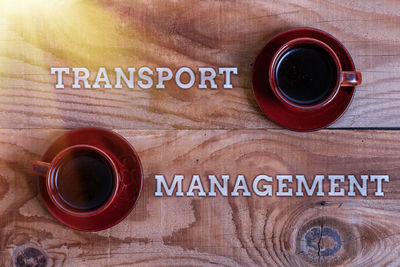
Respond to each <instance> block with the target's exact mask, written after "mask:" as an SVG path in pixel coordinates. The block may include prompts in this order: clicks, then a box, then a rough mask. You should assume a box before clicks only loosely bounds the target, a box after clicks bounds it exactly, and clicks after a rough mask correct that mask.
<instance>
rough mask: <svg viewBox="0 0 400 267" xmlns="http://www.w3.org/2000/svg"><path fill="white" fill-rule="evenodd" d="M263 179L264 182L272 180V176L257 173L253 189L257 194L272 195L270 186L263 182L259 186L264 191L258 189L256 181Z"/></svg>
mask: <svg viewBox="0 0 400 267" xmlns="http://www.w3.org/2000/svg"><path fill="white" fill-rule="evenodd" d="M261 180H264V181H266V182H272V177H270V176H267V175H263V174H260V175H258V176H257V177H256V178H255V179H254V181H253V191H254V193H255V194H256V195H257V196H260V197H265V196H272V186H271V185H266V184H263V185H262V186H261V187H262V189H264V191H261V190H259V189H258V183H259V182H260V181H261Z"/></svg>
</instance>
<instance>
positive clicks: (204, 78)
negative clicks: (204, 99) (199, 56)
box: [199, 68, 217, 89]
mask: <svg viewBox="0 0 400 267" xmlns="http://www.w3.org/2000/svg"><path fill="white" fill-rule="evenodd" d="M199 71H200V85H199V88H201V89H204V88H207V85H206V81H209V82H210V86H211V88H217V84H216V83H215V81H214V78H215V76H217V73H216V72H215V70H214V69H213V68H199ZM206 72H209V73H210V75H209V76H206Z"/></svg>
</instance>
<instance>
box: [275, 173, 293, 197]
mask: <svg viewBox="0 0 400 267" xmlns="http://www.w3.org/2000/svg"><path fill="white" fill-rule="evenodd" d="M276 179H277V180H278V192H276V195H277V196H293V193H292V191H293V190H292V188H288V191H283V189H285V188H287V184H284V183H283V180H287V181H288V182H289V183H291V182H293V176H292V175H277V176H276Z"/></svg>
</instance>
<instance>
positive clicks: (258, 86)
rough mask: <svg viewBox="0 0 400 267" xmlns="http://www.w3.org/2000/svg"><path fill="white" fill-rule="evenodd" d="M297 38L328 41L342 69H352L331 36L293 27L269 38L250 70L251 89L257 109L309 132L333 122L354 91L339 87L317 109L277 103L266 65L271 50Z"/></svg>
mask: <svg viewBox="0 0 400 267" xmlns="http://www.w3.org/2000/svg"><path fill="white" fill-rule="evenodd" d="M300 37H310V38H314V39H317V40H320V41H322V42H324V43H326V44H328V45H329V46H330V47H331V48H332V49H333V51H335V53H336V54H337V55H338V57H339V60H340V63H341V65H342V68H343V70H344V71H355V66H354V63H353V60H352V59H351V56H350V54H349V52H348V51H347V50H346V48H345V47H344V46H343V45H342V44H341V43H340V42H339V41H338V40H336V39H335V38H334V37H333V36H332V35H330V34H328V33H326V32H323V31H320V30H317V29H312V28H297V29H292V30H289V31H286V32H283V33H280V34H278V35H276V36H274V37H273V38H272V39H270V40H269V41H268V42H267V43H266V45H265V46H264V47H263V48H262V49H261V52H260V53H259V54H258V56H257V58H256V60H255V62H254V66H253V73H252V80H253V92H254V95H255V98H256V100H257V103H258V105H259V106H260V108H261V110H262V111H263V112H264V113H265V115H267V116H268V117H269V118H270V119H271V120H273V121H274V122H276V123H277V124H279V125H281V126H283V127H285V128H287V129H290V130H295V131H312V130H317V129H320V128H323V127H326V126H328V125H330V124H332V123H333V122H335V121H336V120H337V119H338V118H339V117H340V116H341V115H342V114H343V113H344V112H345V111H346V109H347V107H348V106H349V104H350V102H351V99H352V97H353V94H354V86H353V87H340V89H339V92H338V94H337V95H336V96H335V98H334V99H332V101H331V102H330V103H329V104H328V105H326V106H325V107H323V108H321V109H320V110H318V111H310V110H302V111H297V110H294V109H289V108H287V107H286V106H285V105H284V104H283V103H281V102H280V101H279V100H278V99H277V98H276V96H275V95H274V93H273V92H272V89H271V87H270V84H269V79H268V68H269V65H270V62H271V60H272V57H273V56H274V54H275V52H276V51H277V50H278V49H279V48H280V47H281V46H282V45H283V44H285V43H287V42H288V41H290V40H292V39H296V38H300Z"/></svg>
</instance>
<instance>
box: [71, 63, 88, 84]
mask: <svg viewBox="0 0 400 267" xmlns="http://www.w3.org/2000/svg"><path fill="white" fill-rule="evenodd" d="M72 71H73V72H74V84H73V85H72V88H81V86H80V84H79V81H82V82H83V86H84V87H85V88H90V84H89V83H88V81H87V79H88V78H89V74H90V73H89V70H88V69H87V68H72ZM80 72H83V76H79V73H80Z"/></svg>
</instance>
